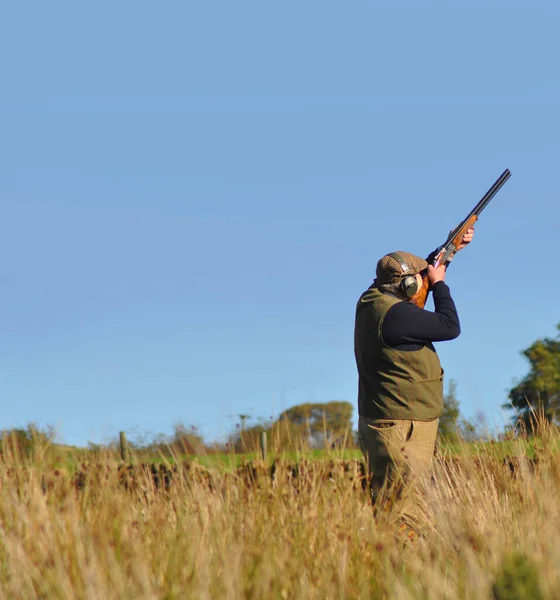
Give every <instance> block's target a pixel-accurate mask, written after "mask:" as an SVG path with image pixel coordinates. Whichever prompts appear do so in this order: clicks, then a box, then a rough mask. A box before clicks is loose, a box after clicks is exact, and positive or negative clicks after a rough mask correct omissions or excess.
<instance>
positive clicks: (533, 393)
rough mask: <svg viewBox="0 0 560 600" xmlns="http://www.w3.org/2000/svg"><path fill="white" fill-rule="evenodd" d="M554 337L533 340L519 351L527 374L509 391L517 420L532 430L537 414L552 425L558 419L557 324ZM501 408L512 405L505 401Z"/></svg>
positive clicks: (559, 367) (559, 346) (559, 358)
mask: <svg viewBox="0 0 560 600" xmlns="http://www.w3.org/2000/svg"><path fill="white" fill-rule="evenodd" d="M556 329H557V330H558V331H559V335H557V337H556V338H554V339H553V338H548V337H546V338H543V339H539V340H537V341H535V342H534V343H533V344H531V346H529V348H527V349H525V350H523V351H522V354H523V356H525V358H526V359H527V360H528V361H529V364H530V369H529V373H528V374H527V375H526V376H525V377H524V378H523V379H522V380H521V381H520V382H519V383H518V384H517V385H516V386H515V387H513V388H512V389H511V390H510V392H509V400H510V402H511V405H513V407H514V408H515V410H516V412H517V414H518V415H519V417H516V420H517V418H519V420H520V421H522V422H524V423H525V425H526V426H527V427H528V428H529V429H532V425H533V422H534V418H535V416H536V415H539V416H542V417H543V418H544V419H546V420H547V421H549V422H550V423H553V424H555V425H558V424H559V418H560V324H558V325H556ZM503 407H504V408H511V406H510V405H509V404H504V405H503Z"/></svg>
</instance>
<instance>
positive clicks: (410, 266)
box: [375, 251, 428, 299]
mask: <svg viewBox="0 0 560 600" xmlns="http://www.w3.org/2000/svg"><path fill="white" fill-rule="evenodd" d="M427 267H428V263H427V262H426V261H425V260H424V259H423V258H420V257H419V256H415V255H414V254H410V253H409V252H403V251H399V252H391V253H389V254H386V255H385V256H384V257H383V258H381V259H380V260H379V262H378V263H377V269H376V272H375V273H376V279H375V284H376V286H377V287H378V288H379V289H380V290H381V291H382V292H385V293H389V294H393V295H395V296H399V297H403V298H405V299H409V298H410V295H409V294H407V289H408V290H409V291H412V290H413V289H414V283H415V282H416V284H417V286H416V287H417V289H420V287H421V286H422V277H421V275H420V274H419V273H420V272H421V271H423V270H424V269H427ZM403 282H404V283H403ZM407 284H408V285H407Z"/></svg>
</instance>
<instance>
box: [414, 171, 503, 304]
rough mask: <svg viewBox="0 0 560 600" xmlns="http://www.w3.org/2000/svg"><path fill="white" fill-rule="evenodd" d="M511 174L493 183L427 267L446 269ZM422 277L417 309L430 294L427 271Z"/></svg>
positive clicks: (438, 249) (428, 261) (417, 297)
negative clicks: (443, 266)
mask: <svg viewBox="0 0 560 600" xmlns="http://www.w3.org/2000/svg"><path fill="white" fill-rule="evenodd" d="M510 176H511V173H510V171H509V169H506V170H505V171H504V172H503V173H502V174H501V175H500V176H499V177H498V179H496V181H495V182H494V185H492V187H491V188H490V189H489V190H488V191H487V192H486V194H484V196H483V197H482V199H481V200H480V202H479V203H478V204H477V205H476V206H475V207H474V208H473V209H472V210H471V212H470V213H469V214H468V215H467V216H466V217H465V218H464V219H463V220H462V221H461V222H460V223H459V225H457V227H455V229H453V231H451V233H450V234H449V236H448V238H447V240H446V241H445V243H444V244H443V245H442V246H440V247H439V248H437V249H436V250H434V251H433V252H432V253H431V254H430V256H428V258H427V259H426V261H427V263H428V264H429V265H433V266H434V267H437V266H439V265H441V264H444V265H445V266H446V267H447V266H448V265H449V263H450V262H451V260H452V259H453V256H454V255H455V253H456V252H457V247H458V246H459V244H460V243H461V240H462V239H463V236H464V235H465V233H466V232H467V230H468V229H470V228H471V227H472V226H473V225H474V224H475V222H476V221H477V220H478V216H479V215H480V213H481V212H482V211H483V210H484V209H485V208H486V207H487V206H488V204H489V202H490V200H492V198H493V197H494V196H495V195H496V194H497V193H498V192H499V191H500V188H501V187H502V186H503V185H504V183H505V182H506V181H507V180H508V179H509V178H510ZM420 275H422V287H421V288H420V289H419V290H418V292H417V293H416V294H415V295H414V296H413V297H412V302H413V304H416V306H418V307H419V308H424V306H425V305H426V301H427V299H428V294H429V292H430V280H429V279H428V271H427V270H424V271H422V272H421V273H420Z"/></svg>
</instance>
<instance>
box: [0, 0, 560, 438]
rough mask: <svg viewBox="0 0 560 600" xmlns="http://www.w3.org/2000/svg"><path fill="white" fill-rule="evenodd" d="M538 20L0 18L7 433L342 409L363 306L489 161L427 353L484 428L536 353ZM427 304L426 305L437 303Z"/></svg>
mask: <svg viewBox="0 0 560 600" xmlns="http://www.w3.org/2000/svg"><path fill="white" fill-rule="evenodd" d="M559 17H560V8H559V6H558V3H554V2H532V3H528V2H523V3H521V2H502V1H499V0H496V1H493V2H488V0H485V1H484V2H482V1H472V0H471V1H469V2H454V3H450V2H435V1H433V2H422V3H420V2H416V1H415V2H391V3H389V2H384V3H379V2H368V3H366V2H355V3H342V2H336V3H335V2H311V1H306V2H283V3H270V2H235V3H232V2H229V3H226V2H166V3H158V4H156V3H153V2H125V1H123V2H105V1H99V2H96V3H76V2H48V3H47V2H43V3H36V4H34V5H33V7H32V8H31V7H30V6H29V5H27V4H25V3H15V2H14V3H3V5H2V7H1V8H0V68H1V74H2V94H0V116H1V119H2V129H1V135H0V207H1V215H2V219H1V221H0V227H1V235H0V256H1V261H0V293H1V295H0V302H1V305H0V308H1V310H0V390H1V391H2V397H3V399H4V402H3V411H2V416H1V418H0V427H1V428H7V427H12V426H22V425H25V424H26V423H28V422H30V421H36V422H37V423H39V424H41V425H45V424H52V425H54V426H55V427H57V429H58V431H59V439H61V440H64V441H66V442H67V443H73V444H84V445H85V444H86V443H87V442H88V441H94V442H99V441H103V440H106V439H108V438H109V437H111V436H113V435H115V434H116V432H118V431H119V430H121V429H122V430H125V431H127V432H129V434H131V435H133V434H134V433H140V434H142V435H146V434H149V433H150V432H152V433H157V432H164V433H169V432H170V431H171V429H172V426H173V423H174V422H177V421H181V422H183V423H185V424H187V425H191V424H194V425H196V426H198V427H199V428H200V429H201V431H202V432H203V433H204V434H205V435H206V436H207V437H208V438H214V439H217V438H220V437H221V436H223V435H225V434H226V433H227V432H229V431H231V430H232V429H233V428H234V426H235V423H236V418H235V415H239V414H240V413H248V414H251V415H253V416H254V417H255V418H257V417H270V416H274V415H277V414H278V413H279V412H280V411H281V410H283V409H285V408H287V407H289V406H292V405H294V404H298V403H301V402H306V401H312V402H326V401H329V400H334V399H336V400H348V401H350V402H352V403H354V404H355V402H356V389H357V375H356V368H355V364H354V357H353V346H352V343H353V321H354V308H355V303H356V300H357V298H358V297H359V295H360V293H361V292H362V291H363V290H364V289H365V288H367V287H368V286H369V284H370V283H371V281H372V279H373V277H374V271H375V264H376V262H377V260H378V258H379V257H380V256H382V255H383V254H385V253H387V252H390V251H393V250H398V249H401V250H406V251H409V252H413V253H416V254H421V255H426V254H428V253H429V252H430V251H431V250H433V249H434V247H435V246H437V245H438V244H439V243H441V242H443V241H444V239H445V237H446V234H447V232H448V231H449V230H450V229H451V228H452V227H454V226H455V225H456V224H457V223H458V221H460V219H461V218H462V217H463V216H464V215H465V214H466V213H467V212H468V211H469V210H470V208H471V207H472V206H473V205H474V204H475V203H476V202H477V201H478V200H479V199H480V197H481V196H482V194H483V193H484V192H485V191H486V190H487V189H488V188H489V187H490V185H491V184H492V183H493V182H494V180H495V179H496V178H497V177H498V175H500V173H501V172H502V171H503V170H504V169H505V168H509V169H510V170H511V172H512V177H511V179H510V180H509V181H508V182H507V183H506V185H505V186H504V188H503V189H502V190H501V192H500V193H499V194H498V195H497V196H496V198H495V199H494V200H493V201H492V203H491V204H490V205H489V207H488V208H487V209H486V211H485V212H484V213H483V214H482V217H481V220H480V222H479V224H478V227H477V232H476V236H475V241H474V242H473V244H472V245H471V247H469V248H468V249H465V250H464V251H463V252H461V253H460V254H459V255H458V256H457V258H456V259H455V261H454V263H453V266H452V268H451V269H450V271H449V275H448V279H447V281H448V283H449V285H450V288H451V291H452V294H453V296H454V298H455V301H456V304H457V308H458V311H459V316H460V320H461V324H462V330H463V331H462V334H461V336H460V337H459V338H458V339H457V340H455V341H452V342H446V343H442V344H439V345H438V351H439V354H440V357H441V360H442V363H443V366H444V369H445V372H446V376H447V378H448V379H449V378H453V379H455V380H456V381H457V384H458V397H459V400H460V401H461V407H462V410H463V412H464V414H465V415H467V416H473V415H475V414H476V413H477V412H479V411H482V412H484V413H485V415H486V417H487V419H488V421H489V422H490V424H494V423H495V424H497V425H501V424H503V421H504V418H505V417H504V416H503V415H502V414H501V411H500V408H499V407H500V405H501V404H502V403H503V402H504V401H505V399H506V396H507V390H508V389H509V388H510V387H511V385H512V384H513V383H514V382H515V381H516V380H517V379H519V378H520V377H522V376H523V375H524V374H525V373H526V370H527V364H526V362H525V360H524V359H523V358H522V357H521V355H520V351H521V350H522V349H523V348H525V347H527V346H528V345H529V344H531V343H532V342H533V341H534V340H535V339H537V338H539V337H543V336H550V335H554V333H555V329H554V327H555V324H556V323H557V322H559V321H560V316H559V314H558V308H557V307H558V301H557V298H558V297H560V280H559V279H558V277H557V275H556V268H555V265H556V261H557V257H558V250H557V239H558V235H559V233H560V211H559V208H558V196H559V191H560V184H559V182H558V177H557V171H558V166H557V163H558V158H559V150H560V141H559V140H560V136H559V134H560V121H559V109H560V67H559V66H558V55H559V50H560V44H559V39H558V35H557V24H558V18H559ZM431 307H432V303H431V301H430V303H429V308H431Z"/></svg>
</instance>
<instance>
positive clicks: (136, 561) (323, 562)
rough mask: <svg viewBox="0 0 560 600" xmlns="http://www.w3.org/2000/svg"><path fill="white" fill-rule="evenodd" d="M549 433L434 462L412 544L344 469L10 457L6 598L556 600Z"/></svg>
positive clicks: (559, 522)
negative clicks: (535, 444)
mask: <svg viewBox="0 0 560 600" xmlns="http://www.w3.org/2000/svg"><path fill="white" fill-rule="evenodd" d="M541 439H542V443H541V445H540V450H539V453H538V456H537V457H536V458H535V459H534V460H529V459H527V458H525V449H526V447H527V445H526V443H525V441H524V440H522V439H520V440H519V444H518V447H517V448H518V450H519V452H518V453H517V454H518V456H517V455H515V454H516V452H515V448H516V446H515V443H513V444H512V448H513V452H514V456H513V458H512V460H511V461H505V462H504V461H503V459H502V458H499V457H497V456H495V455H494V454H493V452H492V447H491V446H487V447H486V449H485V450H484V451H483V452H482V453H481V454H480V455H478V456H473V454H472V453H471V452H469V451H467V449H466V448H465V451H464V452H462V453H460V454H459V455H458V456H453V457H450V458H447V457H445V456H439V457H438V458H437V459H436V464H435V476H434V479H433V481H432V482H431V483H430V485H429V486H428V487H427V488H426V490H425V493H424V495H423V497H422V498H421V499H420V502H421V504H422V507H423V514H424V519H423V535H422V536H421V537H419V538H417V539H416V540H415V541H414V542H409V541H406V540H405V539H404V538H403V537H402V536H401V535H399V533H398V531H397V530H396V528H395V527H394V526H393V525H392V518H391V515H386V516H385V515H384V516H382V517H380V519H379V520H378V521H377V522H375V521H374V519H373V517H372V509H371V506H370V503H369V502H368V499H367V494H366V493H364V492H363V490H362V486H361V483H360V480H359V472H358V471H357V469H355V468H352V469H349V470H346V471H345V470H344V468H343V464H342V463H341V462H340V461H338V462H337V461H308V462H306V461H303V462H302V464H301V465H300V468H299V470H298V471H295V470H293V469H292V468H291V467H289V466H287V465H283V464H281V463H279V464H278V465H277V468H276V470H275V472H274V477H273V478H272V477H271V476H270V470H268V471H267V470H265V469H264V468H259V466H258V465H256V466H255V468H254V470H251V471H250V474H251V477H247V473H248V472H249V470H248V469H245V470H243V471H240V474H236V473H233V474H232V473H228V472H224V471H223V470H219V469H215V470H210V471H208V470H206V469H204V467H201V466H196V467H195V466H192V465H190V466H189V468H186V467H185V468H181V469H178V470H177V472H176V473H175V475H174V478H173V481H172V484H171V485H170V486H169V487H168V489H165V487H164V486H162V487H160V488H157V487H156V486H155V485H154V480H153V477H151V475H150V472H149V471H143V470H142V469H140V468H134V469H132V470H131V471H130V472H129V473H128V475H127V477H126V478H123V473H122V471H121V473H120V474H119V471H118V464H119V463H118V462H117V460H116V459H115V458H113V457H110V456H107V457H105V458H103V460H101V461H100V462H98V464H97V465H96V466H95V465H90V466H89V467H88V468H86V469H84V468H83V469H82V470H81V476H80V477H79V478H78V480H76V479H75V478H74V477H73V476H71V475H69V474H67V473H66V472H65V471H61V470H58V471H53V470H52V468H50V467H48V466H47V464H46V461H42V462H41V461H38V460H37V459H35V460H36V462H30V461H26V460H24V459H22V458H20V457H18V456H14V455H13V454H12V453H10V452H6V448H4V453H3V457H4V459H3V460H4V462H3V463H2V472H1V473H0V481H1V489H0V597H2V598H18V599H25V598H64V599H71V598H80V599H82V598H91V599H94V598H95V599H100V598H101V599H112V598H134V599H152V598H154V599H155V598H165V599H172V598H196V599H201V600H204V599H214V598H232V599H237V598H278V599H287V598H317V599H329V598H333V599H335V598H336V599H341V598H368V599H371V598H398V599H399V600H400V599H403V600H406V599H409V598H410V599H412V598H425V599H434V600H436V599H454V598H465V599H476V600H479V599H480V600H484V599H486V598H498V599H499V600H502V598H527V599H529V598H531V599H538V598H550V599H552V598H560V580H559V576H558V572H559V567H560V509H559V502H558V494H559V491H560V466H559V464H558V460H557V456H556V455H555V453H554V448H555V447H557V445H558V432H557V431H554V430H552V429H551V428H546V429H543V431H542V432H541ZM125 481H126V482H128V484H127V485H124V484H123V482H125ZM77 482H78V483H79V485H76V483H77Z"/></svg>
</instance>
